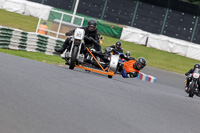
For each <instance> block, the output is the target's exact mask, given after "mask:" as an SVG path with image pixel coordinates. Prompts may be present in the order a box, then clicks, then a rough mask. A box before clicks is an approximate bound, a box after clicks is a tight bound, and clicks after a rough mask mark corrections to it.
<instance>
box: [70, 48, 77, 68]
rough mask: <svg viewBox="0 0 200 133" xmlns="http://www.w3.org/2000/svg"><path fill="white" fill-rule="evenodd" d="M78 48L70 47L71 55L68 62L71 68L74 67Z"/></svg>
mask: <svg viewBox="0 0 200 133" xmlns="http://www.w3.org/2000/svg"><path fill="white" fill-rule="evenodd" d="M78 50H79V47H78V46H74V47H73V49H72V56H71V61H70V64H69V69H72V70H73V69H74V67H75V64H76V57H77V54H78Z"/></svg>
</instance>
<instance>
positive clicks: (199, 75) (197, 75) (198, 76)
mask: <svg viewBox="0 0 200 133" xmlns="http://www.w3.org/2000/svg"><path fill="white" fill-rule="evenodd" d="M190 76H191V77H190V78H192V80H191V82H190V83H189V87H188V93H189V97H191V98H193V96H194V95H196V96H199V95H200V94H199V92H200V91H199V83H200V69H195V70H194V72H193V74H191V75H190Z"/></svg>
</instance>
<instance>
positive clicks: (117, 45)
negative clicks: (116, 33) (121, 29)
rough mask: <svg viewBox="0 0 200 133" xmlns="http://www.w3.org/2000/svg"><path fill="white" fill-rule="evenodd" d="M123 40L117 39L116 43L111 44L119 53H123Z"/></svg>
mask: <svg viewBox="0 0 200 133" xmlns="http://www.w3.org/2000/svg"><path fill="white" fill-rule="evenodd" d="M121 45H122V44H121V42H120V41H117V42H116V43H115V44H113V45H112V46H109V47H111V48H113V49H115V51H116V52H118V53H123V48H122V47H121Z"/></svg>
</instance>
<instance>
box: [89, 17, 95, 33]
mask: <svg viewBox="0 0 200 133" xmlns="http://www.w3.org/2000/svg"><path fill="white" fill-rule="evenodd" d="M96 29H97V21H96V20H94V19H90V20H89V21H88V30H89V31H94V30H96Z"/></svg>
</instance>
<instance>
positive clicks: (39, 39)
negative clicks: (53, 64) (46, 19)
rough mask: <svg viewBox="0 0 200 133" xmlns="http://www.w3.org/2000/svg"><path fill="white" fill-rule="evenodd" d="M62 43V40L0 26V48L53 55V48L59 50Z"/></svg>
mask: <svg viewBox="0 0 200 133" xmlns="http://www.w3.org/2000/svg"><path fill="white" fill-rule="evenodd" d="M63 43H64V40H62V39H56V38H54V37H49V36H46V35H41V34H37V33H33V32H24V31H22V30H19V29H14V28H8V27H1V26H0V48H9V49H15V50H24V51H32V52H42V53H45V54H48V55H55V54H56V52H55V48H60V47H61V46H62V45H63Z"/></svg>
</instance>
